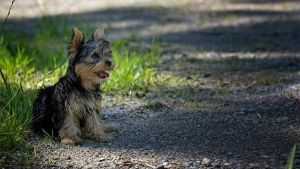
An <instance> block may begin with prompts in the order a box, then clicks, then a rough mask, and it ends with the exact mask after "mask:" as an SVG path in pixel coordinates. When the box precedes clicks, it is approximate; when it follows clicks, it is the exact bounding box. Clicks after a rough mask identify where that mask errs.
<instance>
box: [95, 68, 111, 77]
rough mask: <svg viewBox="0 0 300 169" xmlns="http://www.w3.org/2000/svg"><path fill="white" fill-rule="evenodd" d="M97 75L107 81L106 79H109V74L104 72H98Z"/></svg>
mask: <svg viewBox="0 0 300 169" xmlns="http://www.w3.org/2000/svg"><path fill="white" fill-rule="evenodd" d="M97 74H98V76H99V77H100V78H102V79H105V78H107V77H109V74H108V73H107V72H105V71H103V70H102V71H100V72H98V73H97Z"/></svg>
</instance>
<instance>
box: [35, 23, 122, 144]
mask: <svg viewBox="0 0 300 169" xmlns="http://www.w3.org/2000/svg"><path fill="white" fill-rule="evenodd" d="M68 59H69V66H68V68H67V71H66V74H65V75H64V76H63V77H61V78H60V79H59V80H58V82H57V83H56V84H54V85H53V86H48V87H44V88H43V89H41V90H40V91H39V93H38V95H37V98H36V100H35V101H34V103H33V120H32V129H33V132H34V133H36V134H45V132H46V133H48V134H51V135H54V136H58V137H59V139H60V141H61V143H62V144H69V145H76V144H82V143H83V138H90V139H92V140H95V141H111V140H112V139H113V134H112V132H116V131H117V130H118V129H117V125H115V124H113V123H105V122H104V121H103V120H101V119H100V116H99V111H100V107H101V99H102V97H101V90H100V84H101V83H103V82H105V81H106V80H107V79H108V78H109V72H110V71H111V70H112V69H113V68H114V63H113V61H112V50H111V47H110V43H109V42H108V41H107V40H106V38H105V35H104V31H103V30H102V29H101V28H98V29H96V30H95V31H94V32H93V34H92V37H91V38H90V39H89V40H87V41H86V40H85V38H84V35H83V33H82V32H81V31H80V30H79V29H78V28H75V27H74V28H73V35H72V38H71V42H70V44H69V46H68Z"/></svg>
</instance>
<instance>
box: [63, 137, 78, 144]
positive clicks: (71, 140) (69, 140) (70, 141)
mask: <svg viewBox="0 0 300 169" xmlns="http://www.w3.org/2000/svg"><path fill="white" fill-rule="evenodd" d="M60 142H61V143H62V144H65V145H78V144H82V143H83V141H82V139H79V138H77V139H74V138H63V139H61V141H60Z"/></svg>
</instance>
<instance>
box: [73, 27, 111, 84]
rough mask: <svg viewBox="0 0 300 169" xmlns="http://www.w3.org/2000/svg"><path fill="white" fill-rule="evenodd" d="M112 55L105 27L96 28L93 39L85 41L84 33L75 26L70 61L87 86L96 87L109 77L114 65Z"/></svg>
mask: <svg viewBox="0 0 300 169" xmlns="http://www.w3.org/2000/svg"><path fill="white" fill-rule="evenodd" d="M111 55H112V54H111V48H110V44H109V42H108V41H107V40H106V39H105V35H104V31H103V29H100V28H98V29H96V30H95V31H94V33H93V34H92V37H91V39H89V40H87V41H85V38H84V35H83V33H82V32H81V31H80V30H79V29H77V28H73V36H72V39H71V43H70V45H69V47H68V56H69V63H70V67H72V68H73V69H74V71H75V74H76V75H77V77H78V78H79V79H80V80H81V83H82V84H83V86H84V87H85V88H94V87H95V86H97V85H99V84H100V83H101V82H104V81H106V80H107V79H108V77H109V71H110V70H112V69H113V67H114V64H113V62H112V56H111Z"/></svg>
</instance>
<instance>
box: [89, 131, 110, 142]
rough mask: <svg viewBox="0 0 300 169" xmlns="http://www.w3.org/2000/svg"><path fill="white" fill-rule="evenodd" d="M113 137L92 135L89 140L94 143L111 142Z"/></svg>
mask: <svg viewBox="0 0 300 169" xmlns="http://www.w3.org/2000/svg"><path fill="white" fill-rule="evenodd" d="M113 138H114V137H113V136H112V135H110V134H104V133H103V134H101V135H92V137H91V139H93V140H94V141H101V142H109V141H112V140H113Z"/></svg>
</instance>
